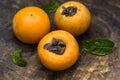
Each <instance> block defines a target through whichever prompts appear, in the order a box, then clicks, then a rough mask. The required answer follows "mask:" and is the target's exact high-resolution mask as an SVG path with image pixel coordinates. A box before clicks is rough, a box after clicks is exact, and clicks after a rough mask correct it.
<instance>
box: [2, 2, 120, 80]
mask: <svg viewBox="0 0 120 80" xmlns="http://www.w3.org/2000/svg"><path fill="white" fill-rule="evenodd" d="M48 1H49V0H0V80H120V0H79V1H81V2H82V3H84V4H85V5H86V6H87V7H88V8H89V9H90V11H91V14H92V22H91V25H90V28H89V30H88V31H87V32H86V33H85V34H83V35H82V36H78V37H76V39H77V40H78V42H79V44H80V43H81V42H80V41H81V40H82V39H93V38H106V39H110V40H112V41H114V42H115V46H116V49H115V50H114V52H113V53H112V54H110V55H107V56H102V57H100V56H95V55H91V54H89V53H86V52H84V51H83V50H82V48H81V55H80V56H79V59H78V61H77V62H76V64H75V65H74V66H72V67H71V68H69V69H67V70H65V71H60V72H53V71H50V70H47V69H46V68H44V67H43V66H42V65H41V63H40V62H39V59H38V57H37V54H36V46H37V45H27V44H23V43H21V42H20V41H18V40H17V39H16V38H15V36H14V34H13V32H12V18H13V16H14V14H15V13H16V12H17V11H18V10H19V9H21V8H23V7H25V6H29V5H35V6H39V7H40V6H41V5H42V4H45V3H47V2H48ZM57 1H58V2H59V3H60V4H61V3H63V2H65V1H67V0H57ZM53 15H54V14H49V16H50V19H51V22H52V30H53V29H55V25H54V23H53ZM80 47H81V46H80ZM19 48H23V57H24V58H25V59H26V60H27V62H28V64H27V66H26V67H19V66H16V65H14V64H13V63H12V61H11V55H12V52H13V51H14V50H16V49H19Z"/></svg>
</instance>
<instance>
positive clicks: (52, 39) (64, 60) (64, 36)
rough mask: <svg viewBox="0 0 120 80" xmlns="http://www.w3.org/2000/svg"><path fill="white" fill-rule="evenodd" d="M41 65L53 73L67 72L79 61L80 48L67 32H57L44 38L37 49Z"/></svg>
mask: <svg viewBox="0 0 120 80" xmlns="http://www.w3.org/2000/svg"><path fill="white" fill-rule="evenodd" d="M37 51H38V56H39V59H40V61H41V63H42V64H43V65H44V66H45V67H46V68H48V69H50V70H53V71H60V70H65V69H67V68H69V67H71V66H72V65H73V64H74V63H75V62H76V61H77V59H78V56H79V46H78V43H77V41H76V39H75V38H74V37H73V35H72V34H70V33H69V32H67V31H63V30H56V31H52V32H50V33H48V34H47V35H46V36H44V37H43V38H42V39H41V41H40V42H39V44H38V47H37Z"/></svg>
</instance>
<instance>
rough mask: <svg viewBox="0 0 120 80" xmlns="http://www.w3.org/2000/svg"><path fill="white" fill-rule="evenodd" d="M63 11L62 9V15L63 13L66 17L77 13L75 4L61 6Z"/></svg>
mask: <svg viewBox="0 0 120 80" xmlns="http://www.w3.org/2000/svg"><path fill="white" fill-rule="evenodd" d="M62 8H63V11H62V13H61V14H62V15H65V16H66V17H68V16H73V15H75V14H76V13H77V7H75V6H69V7H67V8H66V7H62Z"/></svg>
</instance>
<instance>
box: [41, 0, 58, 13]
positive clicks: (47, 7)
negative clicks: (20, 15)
mask: <svg viewBox="0 0 120 80" xmlns="http://www.w3.org/2000/svg"><path fill="white" fill-rule="evenodd" d="M58 7H59V4H58V2H57V1H56V0H51V1H50V3H48V4H46V5H43V6H42V7H41V8H42V9H43V10H44V11H45V12H47V13H54V12H56V10H57V8H58Z"/></svg>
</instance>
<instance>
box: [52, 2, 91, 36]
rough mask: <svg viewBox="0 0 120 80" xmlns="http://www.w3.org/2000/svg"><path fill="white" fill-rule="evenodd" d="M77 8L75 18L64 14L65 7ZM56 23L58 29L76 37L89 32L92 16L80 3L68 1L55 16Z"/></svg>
mask: <svg viewBox="0 0 120 80" xmlns="http://www.w3.org/2000/svg"><path fill="white" fill-rule="evenodd" d="M71 6H72V7H76V8H77V12H76V14H75V15H73V16H67V17H66V16H65V15H63V14H62V12H63V7H66V8H67V7H71ZM54 22H55V25H56V26H57V28H58V29H60V30H66V31H68V32H70V33H71V34H73V35H74V36H79V35H81V34H83V33H85V32H86V31H87V29H88V28H89V25H90V22H91V14H90V11H89V10H88V8H87V7H86V6H85V5H83V4H82V3H80V2H78V1H68V2H65V3H63V4H62V5H60V7H59V8H58V9H57V11H56V13H55V15H54Z"/></svg>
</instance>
